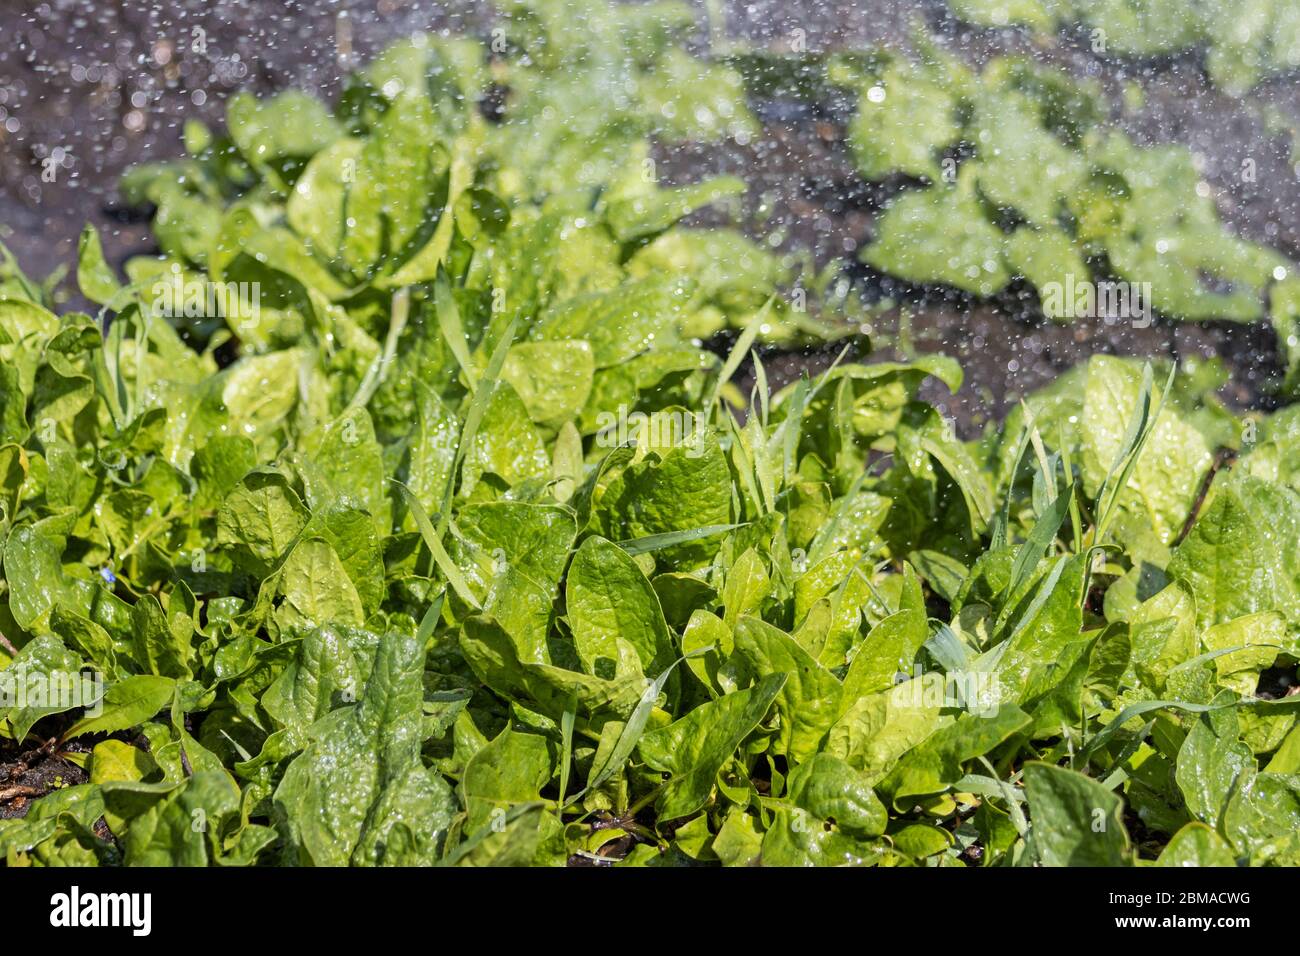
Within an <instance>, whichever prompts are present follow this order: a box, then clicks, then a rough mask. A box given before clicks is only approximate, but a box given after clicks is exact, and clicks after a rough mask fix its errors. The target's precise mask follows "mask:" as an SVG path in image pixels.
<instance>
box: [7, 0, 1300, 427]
mask: <svg viewBox="0 0 1300 956" xmlns="http://www.w3.org/2000/svg"><path fill="white" fill-rule="evenodd" d="M448 7H449V5H443V4H439V5H433V4H420V3H415V2H413V0H339V2H333V3H329V4H321V3H310V2H304V0H239V2H236V0H165V2H150V3H146V2H141V0H114V2H106V0H46V2H43V3H37V2H34V0H10V3H9V4H7V5H6V6H5V8H4V9H3V10H0V224H3V225H4V226H7V227H8V228H9V232H8V233H7V234H4V232H3V229H0V238H3V240H4V241H5V242H6V243H7V244H8V245H9V246H10V247H11V248H12V249H13V251H14V252H15V253H16V254H17V256H18V258H19V260H20V262H21V264H22V265H23V266H24V267H25V268H26V269H28V270H29V271H30V272H31V273H33V274H35V275H38V276H41V275H45V274H48V273H49V272H51V271H52V270H54V269H55V268H56V267H58V266H59V265H61V264H65V265H66V264H71V263H73V262H74V260H75V251H76V237H77V235H78V233H79V232H80V229H81V226H82V224H83V222H85V221H86V220H89V221H91V222H93V223H94V224H95V225H96V226H97V227H98V228H99V229H100V231H101V234H102V235H103V236H104V238H105V246H106V251H107V254H108V257H109V260H110V262H112V263H114V264H120V263H121V262H123V261H124V260H125V259H127V258H128V257H130V256H132V255H136V254H140V253H145V252H149V251H151V250H152V244H151V240H150V237H149V231H148V224H147V222H146V221H145V220H144V219H143V218H142V217H141V216H140V215H138V214H137V213H133V212H132V211H130V210H125V209H123V208H122V206H121V203H120V201H119V199H118V197H117V196H116V195H115V184H116V182H117V180H118V178H119V176H120V175H121V173H122V171H123V170H124V169H126V168H127V167H129V166H130V165H131V164H133V163H136V162H140V161H144V160H152V159H160V158H164V157H168V156H174V155H177V154H178V153H179V152H180V151H181V144H180V129H181V125H182V124H183V122H184V120H185V119H186V118H189V117H196V118H200V119H203V120H205V121H207V122H208V123H209V124H212V125H217V124H219V122H220V119H221V117H222V115H223V114H224V104H225V101H226V100H227V99H228V98H229V97H230V96H231V95H232V94H233V93H234V92H236V91H238V90H241V89H248V90H252V91H254V92H257V93H269V92H272V91H275V90H279V89H284V88H286V87H290V86H297V87H302V88H305V89H308V90H312V91H316V92H318V93H320V94H321V95H324V96H331V95H333V94H334V93H336V92H337V91H338V88H339V85H340V80H341V77H342V76H343V75H345V74H346V72H347V69H348V68H349V67H350V66H351V65H353V64H355V63H356V62H358V61H359V60H360V59H363V58H364V57H366V56H367V55H369V54H370V53H373V52H375V51H376V50H379V49H382V48H383V46H384V45H385V44H387V43H388V42H390V41H391V40H393V39H395V38H398V37H401V36H404V35H407V34H409V33H411V32H413V31H416V30H437V29H443V28H446V29H450V30H453V31H459V32H470V33H477V34H485V33H486V32H487V30H488V29H489V28H490V24H491V23H492V20H491V16H492V14H491V13H490V12H489V9H488V7H489V5H488V4H486V3H463V2H462V3H455V4H451V5H450V9H449V8H448ZM726 14H727V24H726V30H727V33H728V34H729V35H730V36H733V37H743V38H745V39H746V40H748V41H751V42H755V43H759V44H761V45H764V46H766V47H768V48H769V49H771V50H774V51H787V50H789V49H790V46H789V44H790V41H791V38H792V37H794V36H796V34H795V32H794V31H796V30H802V31H803V34H802V36H803V38H804V40H805V42H806V48H807V50H808V51H809V52H810V53H818V52H825V51H828V50H835V49H861V48H865V47H867V46H871V45H875V44H886V45H889V46H893V47H905V46H907V45H908V43H909V37H910V36H911V32H912V24H913V23H914V22H915V21H917V20H918V19H919V20H921V21H923V22H925V23H926V24H927V25H928V26H929V27H930V28H931V29H932V30H933V31H934V32H936V33H937V34H938V35H939V36H941V37H943V38H944V39H945V41H946V42H947V43H948V44H949V46H950V47H952V48H954V49H956V50H958V51H959V52H960V53H961V54H962V55H963V56H964V57H965V58H966V59H967V60H969V61H970V62H972V63H976V64H978V63H982V62H985V61H987V60H988V59H989V58H990V57H992V56H994V55H997V54H999V53H1006V52H1021V53H1032V54H1033V55H1034V56H1036V57H1038V58H1040V59H1041V60H1044V61H1047V62H1052V63H1056V64H1059V65H1061V66H1063V67H1065V68H1067V69H1069V70H1071V71H1072V72H1074V73H1075V74H1077V75H1080V76H1091V77H1095V78H1097V79H1098V80H1099V81H1100V82H1101V83H1102V85H1103V87H1104V89H1106V91H1107V92H1108V93H1109V94H1110V95H1111V98H1112V100H1113V102H1114V103H1115V104H1116V106H1115V111H1114V112H1115V121H1116V123H1117V124H1119V125H1120V126H1122V127H1124V128H1125V129H1127V131H1128V132H1130V133H1131V134H1132V135H1133V136H1135V137H1136V138H1137V139H1138V140H1139V141H1140V142H1148V143H1156V142H1178V143H1183V144H1185V145H1187V146H1189V147H1190V148H1191V149H1192V150H1194V151H1195V153H1196V154H1197V155H1198V157H1199V160H1198V161H1199V162H1200V163H1201V164H1202V169H1203V173H1204V176H1205V179H1206V182H1207V183H1208V184H1209V185H1210V186H1211V188H1212V190H1213V195H1214V196H1215V197H1216V201H1217V203H1218V206H1219V209H1220V211H1221V214H1222V215H1223V217H1224V219H1225V220H1226V221H1227V222H1228V223H1229V224H1230V226H1231V228H1233V229H1235V230H1236V231H1238V232H1239V233H1240V234H1241V235H1243V236H1245V237H1248V238H1250V239H1253V240H1256V241H1260V242H1266V243H1269V244H1271V245H1273V246H1275V247H1276V248H1278V249H1279V250H1281V251H1282V252H1284V253H1286V254H1288V255H1289V256H1291V257H1293V258H1296V259H1300V217H1297V216H1296V215H1295V214H1294V213H1295V211H1296V208H1297V199H1298V198H1300V187H1298V184H1297V176H1296V173H1295V171H1294V170H1293V169H1292V166H1291V157H1290V148H1291V147H1290V142H1289V137H1288V136H1287V135H1286V134H1285V133H1283V132H1278V129H1279V123H1280V124H1281V126H1292V127H1296V126H1300V80H1298V78H1297V77H1295V76H1283V77H1278V78H1274V79H1272V80H1269V81H1267V82H1266V83H1265V84H1263V85H1262V86H1261V87H1260V88H1258V89H1257V90H1255V91H1254V92H1253V93H1252V94H1251V95H1249V96H1247V97H1244V98H1242V99H1234V98H1231V97H1228V96H1226V95H1224V94H1222V93H1220V92H1218V91H1217V90H1215V89H1214V88H1213V87H1212V86H1211V85H1210V84H1209V83H1208V81H1207V80H1206V78H1205V75H1204V72H1203V69H1202V62H1201V58H1200V57H1199V56H1198V55H1197V54H1196V53H1194V52H1193V53H1188V54H1185V55H1181V56H1178V57H1171V58H1163V59H1160V60H1155V61H1150V62H1140V63H1139V62H1132V61H1121V60H1117V59H1113V58H1106V57H1099V56H1097V55H1095V54H1094V53H1093V52H1092V51H1091V50H1090V48H1089V47H1088V45H1087V43H1086V42H1085V38H1083V37H1071V36H1069V35H1065V36H1063V37H1061V38H1059V39H1055V40H1051V41H1043V40H1040V39H1036V38H1033V37H1031V36H1029V35H1028V34H1026V33H1024V32H1022V31H1017V30H1014V29H1008V30H997V31H985V30H977V29H973V28H970V27H968V26H965V25H963V24H960V23H958V22H956V21H954V20H953V19H952V18H951V17H950V16H949V15H948V13H947V7H946V4H945V3H944V2H943V0H821V2H816V0H744V2H741V0H728V2H727V3H726ZM700 22H701V24H703V23H704V22H705V17H704V14H703V10H702V8H701V17H700ZM701 36H703V31H702V34H701ZM789 85H790V84H788V83H786V84H784V85H783V83H782V82H781V78H780V77H777V78H775V80H774V82H772V83H770V84H768V89H767V90H766V92H765V94H764V95H763V96H762V97H761V98H760V99H758V100H757V101H756V102H755V103H754V104H753V105H754V107H755V109H756V111H757V113H758V114H759V116H760V118H761V119H762V120H763V123H764V129H765V131H764V135H763V136H762V137H760V138H759V139H757V140H756V141H754V142H752V143H750V144H749V145H747V146H745V147H738V146H731V147H730V148H726V149H709V150H704V149H698V148H687V149H681V150H676V151H673V152H672V153H664V154H661V158H662V160H663V166H662V168H663V169H665V170H666V171H667V174H668V176H669V177H670V178H676V179H679V180H691V179H695V178H699V177H700V176H702V175H705V174H707V173H709V172H714V171H733V172H737V173H740V174H741V175H743V176H745V177H746V178H747V179H748V180H749V181H750V182H751V183H752V184H753V186H752V188H751V191H750V202H751V208H750V211H751V213H752V212H754V211H755V210H757V208H758V207H759V205H760V204H761V205H764V206H766V207H768V208H769V209H770V214H768V215H767V216H766V218H765V221H764V224H763V227H762V228H763V230H764V232H765V233H770V232H772V231H773V230H775V231H778V232H780V233H781V234H782V240H781V245H782V247H783V248H806V249H810V250H812V252H813V254H814V257H815V259H816V261H817V262H818V263H819V264H821V263H825V262H827V261H829V260H831V259H834V258H838V257H844V258H847V259H848V260H850V261H854V260H855V259H856V253H857V251H858V250H859V249H860V248H861V247H862V246H863V245H864V244H865V243H866V242H869V241H870V238H871V235H872V223H873V220H874V217H875V215H876V213H877V212H878V210H879V209H880V207H881V205H882V203H883V202H884V201H886V200H887V199H888V198H889V197H890V196H891V195H893V194H894V193H895V192H896V191H897V190H898V189H899V188H901V186H902V185H903V184H901V183H886V184H866V183H863V182H862V181H861V180H860V179H859V178H858V177H857V175H856V173H855V171H854V168H853V164H852V162H851V159H850V157H849V156H848V155H847V152H846V150H845V148H844V146H843V143H842V132H843V125H844V122H845V121H846V120H847V118H848V116H849V115H850V114H851V110H852V106H853V104H852V103H849V102H836V101H834V99H831V100H828V101H824V102H816V103H812V104H809V103H807V102H805V101H804V100H803V99H802V98H800V97H797V96H796V95H794V91H793V90H792V89H789V88H788V87H789ZM1127 86H1135V87H1140V88H1141V90H1142V91H1143V94H1144V102H1143V105H1142V106H1141V107H1140V108H1138V109H1137V110H1135V111H1132V112H1124V111H1123V110H1121V109H1120V107H1119V103H1120V101H1121V94H1122V92H1123V91H1124V89H1125V88H1126V87H1127ZM1270 116H1271V117H1273V120H1272V121H1270V119H1269V117H1270ZM55 150H62V151H63V152H62V153H61V154H59V155H62V156H64V157H65V158H64V159H63V163H62V165H61V166H59V167H58V169H57V176H56V181H55V182H53V183H47V182H43V181H42V177H41V172H42V169H43V168H44V167H43V164H44V161H45V160H46V159H47V158H49V157H50V156H51V155H54V151H55ZM1245 159H1251V160H1253V161H1254V163H1255V167H1256V170H1257V175H1256V176H1255V177H1254V181H1253V182H1251V181H1244V179H1245V178H1244V177H1243V176H1242V175H1241V170H1242V163H1243V161H1244V160H1245ZM852 275H853V276H854V277H855V279H856V280H857V281H858V282H859V285H860V288H861V291H862V293H863V294H864V295H865V296H866V297H867V298H868V300H870V301H882V300H884V301H885V302H886V306H885V307H883V308H882V309H881V310H880V312H879V314H878V315H877V316H875V318H874V319H873V326H874V328H873V333H874V334H873V339H874V340H875V342H876V344H877V346H878V351H877V353H876V354H877V355H878V356H881V357H891V356H905V355H906V354H908V353H909V352H911V351H912V350H917V351H943V352H946V353H948V354H951V355H953V356H955V357H956V358H958V359H960V360H961V362H962V364H963V366H964V367H965V369H966V373H967V374H966V384H965V385H964V386H963V388H962V391H961V393H960V395H959V396H958V398H957V400H956V401H951V400H946V399H945V397H944V396H942V395H940V394H938V393H937V392H936V393H935V394H932V395H930V396H928V397H930V398H931V399H933V400H936V401H940V402H943V403H944V404H946V405H947V406H948V407H947V408H945V412H946V413H948V414H951V415H952V416H954V417H955V418H956V419H957V421H958V423H959V424H960V425H961V426H962V428H963V431H965V432H966V433H967V434H971V433H973V432H974V431H976V430H978V428H979V427H980V426H981V425H982V423H984V422H986V421H987V420H989V419H990V418H995V417H997V416H999V415H1000V414H1001V413H1002V412H1003V411H1004V410H1005V408H1006V407H1007V406H1008V404H1009V403H1014V401H1015V400H1017V399H1018V398H1019V396H1021V395H1023V394H1025V393H1027V392H1029V391H1031V390H1033V389H1034V388H1036V387H1038V386H1040V385H1042V384H1044V383H1046V382H1048V381H1050V380H1051V379H1052V378H1053V377H1054V376H1055V375H1057V374H1058V373H1059V372H1060V371H1061V370H1062V369H1064V368H1067V367H1069V366H1070V365H1072V364H1074V363H1076V362H1079V361H1081V360H1083V359H1086V358H1087V357H1088V356H1089V355H1091V354H1094V353H1096V352H1108V353H1115V354H1124V355H1145V356H1164V357H1171V358H1177V359H1180V360H1186V359H1189V358H1193V357H1199V358H1212V357H1217V358H1219V359H1220V360H1222V361H1223V362H1224V364H1225V366H1226V367H1227V369H1228V371H1229V372H1230V374H1231V382H1230V384H1229V385H1228V386H1227V387H1226V388H1225V391H1224V397H1225V399H1226V400H1228V401H1229V402H1230V403H1232V404H1234V405H1238V406H1245V405H1251V406H1256V407H1268V406H1269V404H1270V403H1271V391H1270V389H1271V384H1272V382H1273V381H1274V380H1275V378H1276V374H1277V371H1278V369H1277V357H1276V350H1275V346H1274V341H1273V335H1272V332H1271V330H1270V329H1268V328H1267V326H1265V325H1262V324H1261V325H1258V326H1249V325H1239V324H1232V323H1204V324H1196V325H1193V324H1188V323H1182V324H1179V323H1169V322H1160V321H1157V322H1156V323H1155V324H1154V325H1152V326H1151V327H1150V328H1147V329H1134V328H1130V327H1127V326H1115V325H1107V324H1106V323H1105V322H1103V321H1101V320H1096V321H1091V322H1089V321H1081V322H1075V323H1073V324H1070V325H1057V324H1053V323H1051V322H1045V321H1043V320H1042V318H1041V316H1040V315H1039V314H1038V312H1037V307H1036V304H1035V300H1034V297H1033V295H1032V294H1031V293H1028V292H1026V291H1024V290H1021V291H1020V292H1017V291H1016V290H1011V291H1009V292H1008V293H1006V294H1004V295H1002V296H1000V297H999V298H997V299H995V300H992V301H975V300H972V299H971V298H969V297H966V296H960V295H954V294H952V293H950V292H945V291H943V290H934V289H925V288H914V287H910V286H907V285H904V284H900V283H898V282H896V281H895V280H892V279H890V278H888V277H884V276H880V275H876V274H873V273H872V272H871V271H870V270H868V269H866V268H865V267H862V266H857V265H855V266H853V267H852ZM837 353H838V348H821V349H814V350H811V351H809V352H807V353H786V354H783V355H773V356H768V357H766V358H765V362H766V364H767V366H768V371H769V375H770V377H771V378H772V379H773V380H774V382H775V383H779V382H782V381H788V380H790V379H791V378H794V377H796V376H797V375H798V374H799V373H800V372H801V371H802V370H805V369H806V370H808V371H811V372H815V371H816V370H817V369H819V368H821V367H824V366H825V365H826V364H828V363H829V362H830V361H831V360H832V359H833V357H834V355H835V354H837Z"/></svg>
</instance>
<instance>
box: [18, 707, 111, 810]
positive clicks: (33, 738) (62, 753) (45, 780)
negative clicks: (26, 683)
mask: <svg viewBox="0 0 1300 956" xmlns="http://www.w3.org/2000/svg"><path fill="white" fill-rule="evenodd" d="M71 722H72V721H71V719H70V718H67V717H66V715H60V716H56V717H50V718H46V719H45V720H43V721H41V722H40V723H39V724H38V726H37V727H36V728H34V729H33V732H32V733H30V734H28V735H27V739H26V741H25V742H24V743H23V744H19V743H17V742H16V741H13V740H7V739H4V738H0V820H3V819H6V818H10V817H22V816H26V815H27V811H28V809H29V808H30V807H31V802H32V800H34V799H36V798H38V797H43V796H45V795H46V794H47V793H49V792H51V791H52V790H58V789H62V788H63V787H73V786H76V785H77V784H80V783H85V782H86V781H87V779H88V777H87V775H86V771H84V770H83V769H81V767H79V766H77V765H76V764H75V763H73V762H72V761H71V760H69V759H68V755H69V754H89V753H90V749H91V748H90V745H89V744H87V743H85V742H84V741H80V740H73V741H69V742H68V743H65V744H60V743H58V741H57V737H56V736H54V735H56V734H58V733H59V732H60V731H61V730H63V729H66V726H69V725H71Z"/></svg>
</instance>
